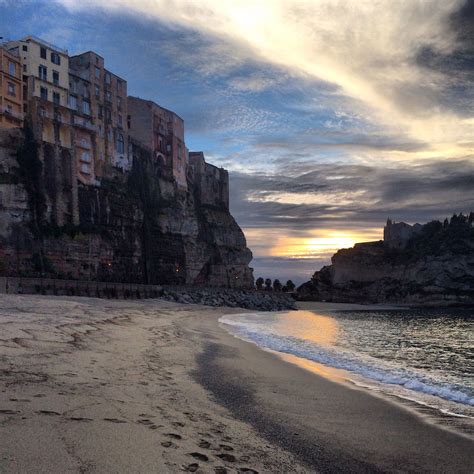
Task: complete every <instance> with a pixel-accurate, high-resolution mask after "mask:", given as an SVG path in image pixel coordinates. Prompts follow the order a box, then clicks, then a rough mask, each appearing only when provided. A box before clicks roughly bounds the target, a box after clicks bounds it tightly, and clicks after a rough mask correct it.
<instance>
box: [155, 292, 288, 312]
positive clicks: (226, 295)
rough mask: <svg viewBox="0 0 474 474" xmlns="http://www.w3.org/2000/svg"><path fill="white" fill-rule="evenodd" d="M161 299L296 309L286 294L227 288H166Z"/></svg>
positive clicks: (268, 309)
mask: <svg viewBox="0 0 474 474" xmlns="http://www.w3.org/2000/svg"><path fill="white" fill-rule="evenodd" d="M160 297H161V298H162V299H165V300H167V301H174V302H176V303H181V304H202V305H207V306H229V307H231V308H246V309H255V310H258V311H284V310H293V309H297V308H296V303H295V300H294V299H293V298H292V297H291V296H289V295H286V294H284V293H274V292H265V291H253V290H238V289H225V288H189V287H165V288H163V290H162V292H161V295H160Z"/></svg>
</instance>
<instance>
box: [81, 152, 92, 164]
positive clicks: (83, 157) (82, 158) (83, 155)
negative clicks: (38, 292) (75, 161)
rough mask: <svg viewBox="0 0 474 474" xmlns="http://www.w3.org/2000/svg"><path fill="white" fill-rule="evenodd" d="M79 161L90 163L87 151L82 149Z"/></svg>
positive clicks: (89, 155)
mask: <svg viewBox="0 0 474 474" xmlns="http://www.w3.org/2000/svg"><path fill="white" fill-rule="evenodd" d="M81 161H85V162H86V163H90V162H91V161H92V160H91V154H90V153H89V152H88V151H83V152H82V155H81Z"/></svg>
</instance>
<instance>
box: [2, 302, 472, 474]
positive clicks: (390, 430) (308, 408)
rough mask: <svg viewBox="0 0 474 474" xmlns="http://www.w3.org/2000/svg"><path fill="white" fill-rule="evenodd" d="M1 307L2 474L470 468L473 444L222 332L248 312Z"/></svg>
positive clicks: (161, 306) (144, 305)
mask: <svg viewBox="0 0 474 474" xmlns="http://www.w3.org/2000/svg"><path fill="white" fill-rule="evenodd" d="M1 299H2V309H1V310H0V326H1V331H2V337H1V344H0V439H2V443H0V470H1V471H2V472H46V471H47V472H65V471H68V472H112V471H113V472H152V471H153V472H157V471H158V472H182V471H188V472H213V473H216V472H220V473H224V472H316V471H320V472H335V471H342V472H344V471H346V472H347V471H351V472H378V471H394V470H398V471H400V470H402V471H418V472H423V471H431V472H436V471H438V472H441V471H443V470H444V471H445V472H447V471H450V472H469V471H472V468H473V466H474V464H473V459H472V455H471V454H470V453H471V452H472V447H473V444H472V441H471V440H468V439H467V438H465V437H462V436H460V435H457V434H455V433H452V432H449V431H448V430H445V429H443V428H440V427H437V426H434V425H431V424H429V423H428V422H426V421H425V420H423V419H422V418H421V417H419V416H416V415H415V414H414V413H410V412H409V410H407V409H405V408H403V407H401V406H397V405H396V404H394V403H392V404H391V403H390V402H388V401H386V400H383V399H380V398H377V397H375V396H373V395H371V394H369V393H367V392H366V391H364V390H354V389H350V388H347V387H344V386H343V384H339V383H335V382H334V381H330V380H329V379H327V378H324V377H321V376H318V375H315V374H313V373H310V372H308V371H306V370H303V369H302V368H299V367H297V366H296V365H294V364H290V363H288V362H285V361H283V360H281V359H280V358H279V357H277V356H276V355H274V354H271V353H268V352H266V351H263V350H261V349H259V348H258V347H256V346H255V345H253V344H250V343H247V342H245V341H242V340H240V339H237V338H236V337H233V336H232V335H231V334H229V333H228V332H227V331H226V330H225V329H224V328H222V327H221V326H220V324H219V323H218V319H219V318H220V317H221V316H222V315H224V314H230V313H234V314H235V313H243V312H248V311H246V310H242V309H239V308H210V307H205V306H197V305H180V304H175V303H168V302H164V301H159V300H145V301H107V300H97V299H93V298H47V297H40V296H13V295H2V296H1ZM319 305H321V304H319ZM345 307H346V308H347V309H351V308H353V306H351V307H350V308H349V307H348V306H345ZM324 308H326V309H327V310H328V311H329V310H331V309H334V308H332V307H329V306H327V305H326V306H319V309H318V310H324ZM339 308H340V307H339ZM363 308H365V309H367V308H366V307H363ZM341 309H342V308H341Z"/></svg>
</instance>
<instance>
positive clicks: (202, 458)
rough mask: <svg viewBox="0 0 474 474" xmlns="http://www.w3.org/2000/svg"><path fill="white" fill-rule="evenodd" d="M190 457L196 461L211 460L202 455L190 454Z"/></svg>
mask: <svg viewBox="0 0 474 474" xmlns="http://www.w3.org/2000/svg"><path fill="white" fill-rule="evenodd" d="M188 454H189V456H192V457H193V458H194V459H197V460H198V461H205V462H207V461H209V458H208V457H207V456H206V455H205V454H202V453H188Z"/></svg>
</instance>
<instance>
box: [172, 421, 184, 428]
mask: <svg viewBox="0 0 474 474" xmlns="http://www.w3.org/2000/svg"><path fill="white" fill-rule="evenodd" d="M171 424H172V425H173V426H177V427H180V428H182V427H183V426H185V425H184V423H181V422H180V421H173V423H171Z"/></svg>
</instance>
